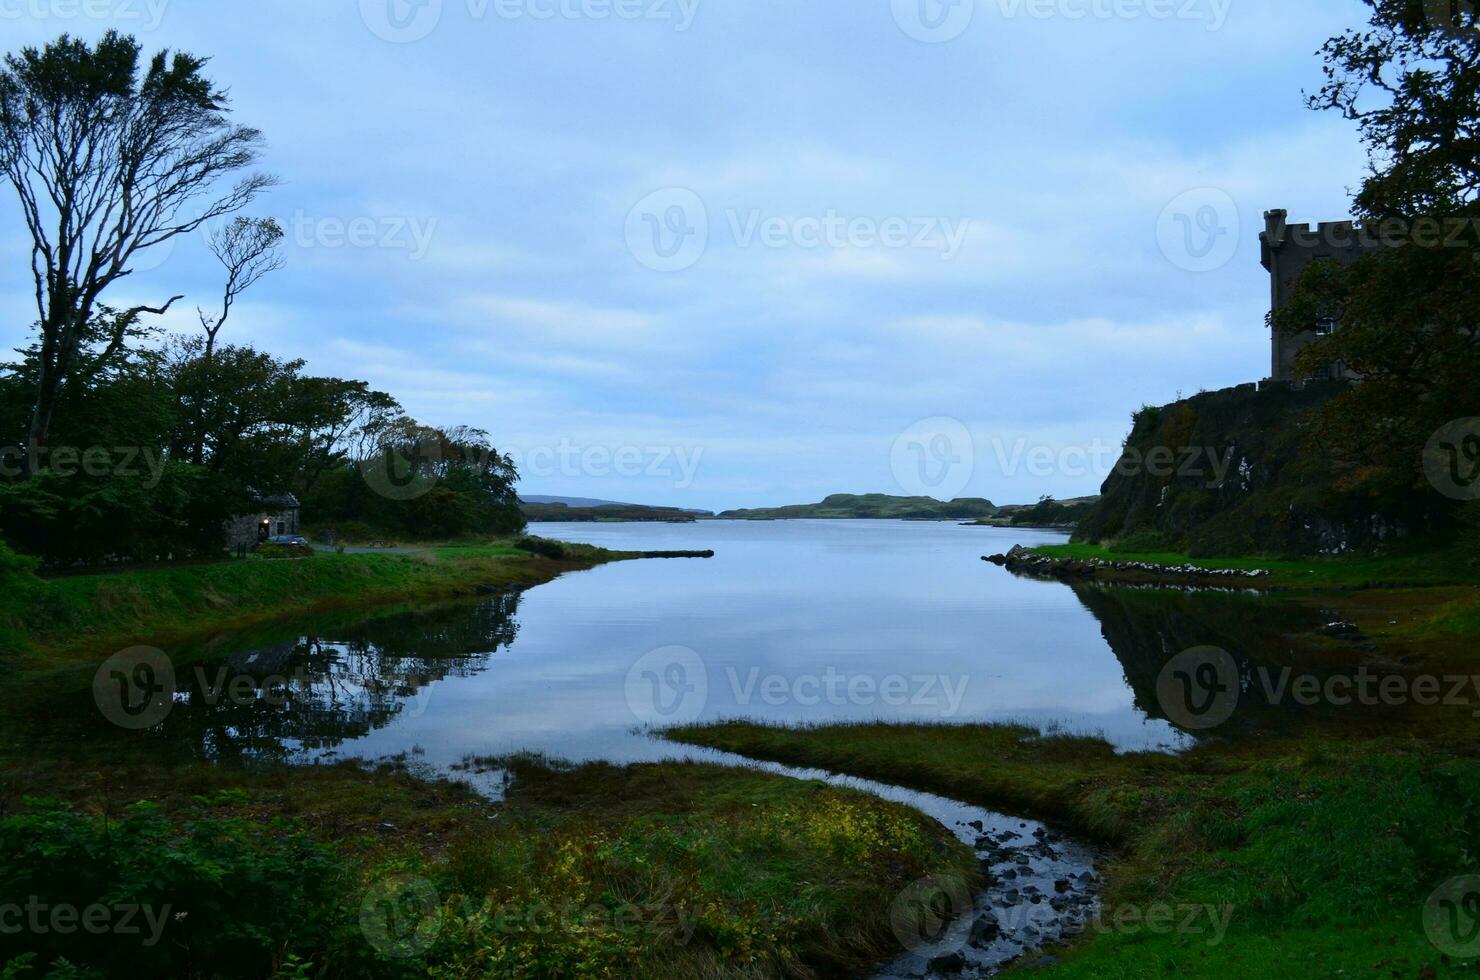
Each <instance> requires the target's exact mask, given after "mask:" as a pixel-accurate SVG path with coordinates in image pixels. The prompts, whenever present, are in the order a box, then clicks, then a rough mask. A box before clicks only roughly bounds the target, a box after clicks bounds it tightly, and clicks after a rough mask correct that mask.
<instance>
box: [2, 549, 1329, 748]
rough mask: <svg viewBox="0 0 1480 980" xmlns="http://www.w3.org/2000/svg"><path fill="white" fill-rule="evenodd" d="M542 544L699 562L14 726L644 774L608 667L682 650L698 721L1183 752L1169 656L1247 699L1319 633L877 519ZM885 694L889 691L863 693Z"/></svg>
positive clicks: (657, 565)
mask: <svg viewBox="0 0 1480 980" xmlns="http://www.w3.org/2000/svg"><path fill="white" fill-rule="evenodd" d="M539 530H540V531H541V533H544V534H550V533H552V531H553V532H555V533H560V534H566V535H568V536H569V537H571V538H576V539H597V542H598V543H601V544H605V545H609V546H613V547H620V548H628V549H634V550H636V549H658V550H685V549H693V548H695V547H699V546H703V547H708V546H714V547H715V548H716V550H717V555H716V557H715V558H714V559H712V560H709V561H644V562H630V563H622V564H616V565H608V566H604V567H601V568H597V569H594V570H592V571H589V572H584V573H579V574H574V575H569V576H566V577H564V578H561V579H559V580H557V581H555V582H552V583H549V584H547V585H543V586H540V587H539V588H537V589H534V590H532V591H530V592H527V593H524V594H522V595H514V594H511V595H505V596H498V597H492V598H489V599H485V600H479V601H476V602H474V601H466V602H462V603H458V604H452V605H445V606H440V607H432V608H419V609H414V610H400V611H396V612H392V613H380V614H376V615H373V616H371V617H368V618H365V617H363V615H362V616H361V618H359V619H356V618H354V617H352V616H348V615H346V614H334V615H327V616H317V617H313V618H310V619H307V620H304V621H302V622H300V623H297V624H291V623H290V624H287V625H283V626H274V627H270V628H266V629H264V630H260V631H253V632H249V633H236V634H232V635H226V636H222V637H217V638H215V639H213V640H210V641H207V642H204V643H199V644H195V645H192V646H189V647H181V646H179V645H175V646H168V645H167V646H166V647H165V649H166V652H167V653H168V654H169V656H170V658H171V659H172V660H173V661H174V664H175V672H176V675H177V690H176V693H175V696H174V701H173V704H172V708H171V711H170V712H169V714H168V716H167V717H166V718H165V719H164V721H163V722H162V723H161V724H160V725H159V726H158V727H157V728H154V729H150V730H148V731H142V732H137V731H124V730H122V729H119V728H114V727H112V726H110V725H109V724H108V723H107V722H106V721H105V720H103V718H102V717H101V716H100V714H99V712H98V710H97V708H96V705H95V704H93V703H92V701H91V694H90V691H89V690H88V685H89V684H90V683H91V673H90V672H88V675H87V676H85V677H82V676H79V677H76V678H72V679H71V680H70V681H69V685H70V686H69V688H68V689H67V690H66V692H65V693H59V692H51V694H49V695H45V696H43V695H41V694H38V695H37V696H36V697H35V698H33V699H31V700H30V701H29V702H28V704H29V707H27V708H26V709H25V711H26V714H27V716H28V720H27V722H26V723H28V724H30V725H31V726H32V731H33V732H34V733H38V735H39V736H44V737H51V738H56V739H57V740H59V741H61V740H66V741H68V742H69V743H72V744H75V745H77V746H79V747H81V748H80V749H79V750H85V747H86V746H87V745H88V744H89V743H90V744H92V745H96V744H97V740H98V739H100V738H102V739H109V740H111V741H112V743H113V744H116V745H118V746H120V747H127V748H129V749H130V750H134V749H139V748H142V749H144V750H147V751H151V752H155V753H160V754H168V753H178V754H181V755H183V756H187V757H194V758H205V759H213V760H221V761H237V760H249V759H261V758H265V759H295V760H299V761H301V760H304V759H312V758H319V757H324V756H328V755H333V754H343V755H354V756H360V757H365V758H378V757H383V756H389V755H395V754H399V753H405V752H412V753H415V754H418V755H421V756H422V757H423V759H424V761H425V762H427V763H428V764H430V765H433V766H438V767H450V766H453V765H455V764H457V763H459V762H460V761H462V760H463V758H464V757H466V756H468V755H479V756H489V755H500V754H504V753H509V752H516V751H535V752H545V753H548V754H550V755H553V756H559V757H563V758H568V759H571V760H573V761H582V760H588V759H605V760H610V761H614V762H629V761H644V760H651V759H658V758H665V757H670V756H672V755H675V754H678V753H686V752H687V750H684V749H680V748H678V747H676V746H673V745H669V744H667V743H662V742H658V741H655V740H653V739H651V738H648V737H645V736H644V735H642V734H641V733H639V732H637V731H636V728H637V727H638V726H639V724H640V723H641V722H642V721H643V720H644V718H643V716H642V714H641V712H639V711H635V710H634V708H635V707H636V706H634V704H633V703H632V697H631V695H632V690H631V688H630V687H629V684H628V678H629V672H630V671H632V670H633V669H635V668H637V667H638V666H639V665H640V663H641V662H642V661H643V658H644V657H648V656H649V655H651V654H652V653H653V652H654V651H657V650H662V649H666V648H669V647H673V646H681V647H683V648H685V649H689V650H692V651H694V653H695V655H696V658H697V661H696V662H697V663H698V665H699V666H698V668H697V669H699V670H703V671H704V672H705V676H706V678H707V685H705V687H706V694H705V698H704V701H703V703H702V705H701V706H700V708H699V711H698V714H697V717H698V719H699V720H715V719H722V718H733V717H746V718H754V719H757V720H762V721H770V722H785V723H828V722H836V721H840V720H874V719H879V718H884V719H887V720H902V721H903V720H915V721H927V722H945V723H955V722H969V721H981V720H990V721H1024V722H1029V723H1034V724H1040V725H1051V726H1055V727H1058V728H1061V729H1066V730H1070V731H1080V732H1090V733H1099V734H1103V735H1104V736H1105V737H1106V738H1107V739H1109V740H1110V741H1111V742H1112V743H1113V744H1115V745H1116V746H1117V747H1118V748H1121V749H1127V750H1129V749H1156V748H1177V747H1181V746H1185V745H1187V744H1190V741H1191V737H1192V736H1189V735H1188V734H1187V733H1186V732H1184V731H1183V730H1181V729H1180V728H1179V727H1178V725H1177V724H1174V723H1173V720H1174V719H1172V718H1171V717H1170V716H1169V714H1168V712H1167V711H1166V710H1165V705H1164V704H1163V703H1161V701H1160V699H1159V698H1158V694H1157V681H1158V677H1159V675H1160V673H1161V671H1162V668H1163V667H1164V666H1165V665H1166V664H1167V662H1168V660H1169V659H1170V658H1172V657H1173V656H1175V655H1176V654H1178V653H1179V652H1180V651H1183V650H1186V649H1188V648H1190V647H1197V646H1203V645H1212V646H1218V647H1222V648H1223V649H1226V650H1227V651H1228V652H1229V653H1230V654H1231V655H1232V657H1233V658H1234V660H1235V662H1236V663H1237V664H1238V665H1239V666H1238V671H1239V673H1240V674H1241V675H1242V677H1241V681H1242V682H1243V683H1247V682H1248V679H1249V678H1250V677H1252V676H1253V674H1254V673H1255V672H1256V671H1257V670H1259V669H1261V668H1265V667H1272V668H1276V669H1277V668H1279V667H1280V666H1282V665H1285V664H1288V663H1290V662H1291V650H1292V647H1293V643H1292V639H1291V638H1292V637H1294V636H1295V635H1297V634H1301V633H1308V632H1309V631H1310V630H1311V629H1312V628H1313V627H1314V625H1315V621H1316V620H1317V619H1318V616H1317V614H1316V613H1314V612H1312V611H1309V610H1306V609H1303V608H1301V607H1299V606H1296V605H1293V604H1290V603H1288V602H1284V601H1281V600H1279V599H1275V598H1270V597H1263V596H1249V595H1240V594H1222V593H1197V594H1188V593H1182V592H1175V591H1166V590H1140V589H1109V588H1101V587H1096V586H1087V585H1075V586H1067V585H1063V584H1060V583H1057V582H1039V581H1026V580H1022V579H1018V578H1015V577H1013V576H1012V575H1010V574H1009V573H1007V572H1005V571H1004V570H1002V569H998V568H996V567H994V566H991V565H987V564H985V563H983V562H982V561H981V560H980V556H981V554H983V553H986V552H993V551H1003V550H1006V548H1008V547H1010V546H1011V544H1013V543H1017V542H1019V541H1023V542H1035V541H1044V540H1054V539H1055V538H1056V537H1060V536H1051V535H1045V534H1043V533H1041V532H1024V531H1013V530H996V529H990V528H963V527H958V526H955V525H951V524H907V523H903V522H887V521H877V522H873V521H867V522H787V523H785V524H744V523H739V522H736V523H731V522H702V523H699V524H696V525H574V526H571V527H569V528H563V527H557V528H552V527H551V526H549V525H543V526H541V527H540V529H539ZM773 679H774V680H775V681H776V682H777V683H776V684H775V685H772V684H771V681H772V680H773ZM895 679H897V680H899V681H900V682H901V683H900V685H899V691H900V692H902V694H903V695H906V696H905V697H903V698H902V699H897V700H891V699H889V698H888V697H885V696H881V692H886V691H887V690H889V686H888V685H889V683H890V682H891V680H895ZM917 679H925V680H929V681H930V682H931V683H930V685H929V686H928V687H926V686H923V685H919V684H917V683H916V680H917ZM832 680H837V681H838V684H837V686H836V689H835V690H836V692H837V693H838V696H836V697H834V696H831V695H830V694H829V691H830V690H831V689H830V688H829V687H828V684H829V683H830V682H831V681H832ZM813 681H817V682H820V683H812V682H813ZM855 682H857V683H855ZM919 692H926V693H928V694H929V695H930V696H929V697H924V696H915V695H917V694H918V693H919ZM819 695H821V696H819ZM865 695H866V696H865ZM59 706H61V707H63V708H64V707H65V706H71V708H70V709H68V710H59ZM1297 714H1298V713H1297ZM1289 717H1291V712H1289V711H1287V710H1284V709H1277V708H1274V707H1272V706H1270V705H1269V704H1268V703H1267V702H1265V703H1261V701H1260V700H1259V699H1257V698H1244V699H1242V700H1241V701H1240V704H1239V706H1238V710H1237V712H1236V713H1235V715H1234V717H1233V718H1232V719H1231V720H1230V721H1229V722H1228V723H1227V724H1224V725H1222V726H1220V727H1218V728H1217V729H1216V730H1215V731H1213V732H1212V733H1211V734H1214V735H1216V736H1219V737H1226V736H1236V735H1240V734H1244V733H1249V732H1263V731H1268V730H1271V729H1273V728H1277V727H1280V726H1282V725H1284V724H1286V723H1287V719H1288V718H1289ZM1195 734H1196V736H1197V737H1201V736H1202V735H1204V734H1209V733H1203V732H1198V733H1195Z"/></svg>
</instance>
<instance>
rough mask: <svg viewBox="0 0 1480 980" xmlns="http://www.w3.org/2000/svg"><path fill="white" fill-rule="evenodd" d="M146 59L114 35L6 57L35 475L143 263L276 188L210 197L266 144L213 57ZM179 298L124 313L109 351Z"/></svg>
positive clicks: (1, 147)
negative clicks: (27, 272)
mask: <svg viewBox="0 0 1480 980" xmlns="http://www.w3.org/2000/svg"><path fill="white" fill-rule="evenodd" d="M139 55H140V45H139V43H138V42H137V41H135V40H134V39H133V38H132V37H124V36H120V35H119V34H118V33H117V32H116V31H109V32H108V33H107V34H105V35H104V36H103V38H102V40H100V41H99V42H98V43H97V45H96V47H93V46H89V45H88V44H87V43H86V42H84V41H81V40H77V39H74V38H71V37H69V36H67V35H63V36H62V37H61V38H60V39H58V40H57V41H54V42H52V43H51V44H48V45H47V46H46V47H45V48H42V49H39V50H38V49H36V48H25V49H23V50H22V51H21V53H20V54H19V55H7V56H6V58H5V63H4V70H3V71H0V171H3V173H4V175H5V177H6V179H7V180H9V182H10V184H11V186H12V187H13V188H14V189H15V192H16V195H17V196H18V198H19V200H20V204H21V211H22V213H23V215H24V217H25V222H26V227H27V230H28V231H29V232H30V235H31V241H32V248H31V273H32V278H33V280H34V284H35V296H36V310H37V314H38V316H39V331H40V345H39V358H38V364H37V367H38V371H37V377H36V389H35V396H34V399H33V404H32V406H31V412H30V414H31V419H30V425H29V433H28V435H29V438H28V448H29V453H28V457H27V473H28V474H29V473H30V472H31V470H32V469H33V463H34V457H35V455H36V454H37V452H38V451H40V450H44V448H45V447H46V445H47V442H48V440H49V438H50V434H51V428H52V422H53V416H54V415H55V412H56V409H57V404H58V396H59V394H60V393H61V391H62V390H63V388H64V387H65V386H66V384H67V382H68V380H69V379H70V378H71V377H72V374H73V372H74V371H75V370H76V367H77V358H78V354H79V349H80V347H81V343H82V340H83V337H84V334H85V332H86V331H87V330H88V329H89V324H91V323H92V322H93V318H94V313H95V310H96V309H97V307H98V305H99V303H100V301H101V299H102V297H103V294H104V293H105V291H106V290H107V289H108V288H109V287H110V286H112V285H113V284H114V283H116V282H118V281H119V280H120V279H123V278H124V277H126V276H128V275H129V274H130V272H131V269H130V263H131V262H132V260H133V258H134V256H135V255H137V254H138V253H139V252H140V251H142V250H145V249H148V248H152V247H154V246H157V245H161V244H163V243H165V242H167V241H169V240H171V239H173V238H175V237H177V236H179V235H183V234H187V233H190V232H193V231H194V230H195V229H197V228H199V227H200V226H201V225H202V224H204V223H205V222H207V221H210V220H213V219H215V218H218V217H221V216H223V215H226V214H231V213H234V212H237V211H239V210H241V209H242V208H243V207H245V206H246V205H247V204H248V203H250V202H251V201H252V200H253V199H254V198H255V197H256V196H257V195H258V194H259V193H260V192H261V191H262V190H264V189H265V188H267V187H269V186H271V185H272V184H273V183H274V181H273V178H271V177H270V176H267V175H265V174H261V173H254V174H250V175H248V176H244V177H241V178H240V179H238V180H237V182H236V183H235V184H234V185H232V186H231V188H230V189H229V190H227V191H226V192H225V193H223V194H220V195H213V191H212V188H213V187H214V186H215V184H216V183H217V181H218V180H220V179H221V178H223V177H227V176H229V175H232V174H236V173H238V172H240V171H243V170H246V169H247V168H249V167H251V166H252V165H253V164H255V163H256V161H257V159H258V156H259V152H260V147H261V143H262V137H261V134H260V133H259V132H258V131H257V130H255V129H251V128H248V127H245V126H238V125H235V124H233V123H232V122H231V121H230V120H229V118H228V99H227V97H226V95H225V93H224V92H222V91H220V90H218V89H217V88H216V87H215V86H214V85H213V83H212V82H211V81H210V80H209V79H208V78H206V77H205V75H204V74H203V69H204V67H205V65H206V61H205V59H203V58H197V57H194V56H192V55H189V54H184V53H176V54H174V55H173V56H171V55H170V53H169V52H166V51H162V52H160V53H158V54H156V55H155V56H154V58H153V59H152V60H151V61H150V63H149V66H148V68H147V69H146V70H144V71H143V72H142V75H141V73H140V63H139ZM180 298H181V297H178V296H176V297H173V298H171V299H169V300H168V301H167V302H165V303H163V304H161V305H157V306H150V305H139V306H135V307H132V308H130V309H126V310H123V311H122V312H121V313H119V314H118V316H117V317H116V318H115V320H114V323H113V334H112V335H111V336H110V337H109V338H107V340H106V342H105V347H116V346H118V345H120V344H122V342H123V336H124V332H125V331H126V330H128V329H131V328H132V327H133V326H134V325H135V324H136V323H137V321H138V319H139V317H140V316H141V315H143V314H145V313H150V314H155V315H162V314H163V313H165V312H167V311H168V310H169V308H170V307H171V306H172V305H173V304H174V303H175V302H176V301H177V300H178V299H180Z"/></svg>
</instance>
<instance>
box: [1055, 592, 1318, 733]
mask: <svg viewBox="0 0 1480 980" xmlns="http://www.w3.org/2000/svg"><path fill="white" fill-rule="evenodd" d="M1072 588H1073V589H1074V594H1075V596H1076V597H1077V598H1078V599H1079V601H1080V602H1081V603H1082V604H1083V605H1084V607H1085V608H1086V609H1088V610H1089V611H1090V612H1091V613H1093V614H1094V617H1095V618H1096V619H1098V620H1099V621H1100V631H1101V633H1102V634H1103V635H1104V637H1105V641H1106V642H1107V643H1109V644H1110V649H1111V650H1112V651H1113V652H1114V653H1115V657H1116V659H1117V660H1119V661H1120V665H1121V668H1122V669H1123V670H1124V671H1125V679H1126V682H1127V683H1128V684H1129V685H1130V687H1131V690H1132V692H1133V693H1134V695H1135V702H1136V707H1137V708H1139V709H1140V710H1142V711H1144V712H1145V713H1146V714H1147V715H1149V716H1150V717H1152V718H1159V719H1166V713H1165V712H1164V711H1163V710H1162V707H1161V705H1160V703H1159V702H1158V700H1157V697H1156V682H1157V678H1158V676H1159V675H1160V674H1161V669H1162V667H1164V666H1165V665H1166V663H1167V661H1168V660H1170V659H1171V658H1172V657H1174V656H1176V655H1177V654H1179V653H1181V652H1182V651H1183V650H1189V649H1191V648H1193V647H1199V646H1214V647H1221V648H1222V649H1224V650H1227V651H1228V652H1229V653H1230V654H1232V656H1233V658H1234V660H1235V661H1236V662H1237V663H1238V665H1239V669H1240V672H1241V673H1242V675H1243V682H1244V687H1245V691H1246V695H1245V696H1243V697H1241V698H1240V699H1239V707H1238V709H1237V711H1236V712H1235V713H1234V717H1233V719H1232V720H1231V721H1230V722H1228V723H1227V724H1226V725H1225V726H1220V727H1219V729H1218V732H1219V733H1220V734H1228V733H1229V732H1230V731H1233V730H1239V729H1244V730H1247V729H1251V728H1256V727H1257V728H1265V727H1271V726H1277V725H1278V724H1279V723H1280V722H1281V721H1282V720H1283V716H1285V715H1288V710H1287V709H1276V708H1272V707H1271V706H1270V705H1269V704H1268V701H1267V699H1266V698H1264V697H1263V694H1262V688H1260V689H1259V696H1258V697H1255V696H1254V693H1255V692H1254V691H1253V690H1251V685H1252V684H1254V683H1255V682H1254V672H1255V670H1256V669H1257V668H1267V669H1268V670H1270V671H1274V672H1278V671H1279V670H1281V669H1282V668H1283V667H1284V666H1285V665H1287V664H1289V663H1290V648H1291V646H1292V644H1291V643H1290V642H1289V639H1288V637H1289V636H1291V635H1292V634H1297V633H1308V632H1310V630H1311V629H1312V628H1313V627H1315V626H1316V625H1317V624H1318V618H1317V617H1316V616H1315V615H1314V614H1313V613H1312V612H1311V611H1309V610H1306V609H1301V608H1299V607H1297V606H1293V605H1290V604H1287V603H1284V602H1281V601H1279V600H1276V599H1270V598H1263V597H1259V596H1252V595H1246V594H1242V593H1226V592H1182V591H1177V590H1172V589H1134V588H1111V587H1105V586H1098V585H1087V584H1086V585H1074V586H1072Z"/></svg>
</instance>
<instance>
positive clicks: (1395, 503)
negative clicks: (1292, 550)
mask: <svg viewBox="0 0 1480 980" xmlns="http://www.w3.org/2000/svg"><path fill="white" fill-rule="evenodd" d="M1367 3H1368V5H1369V7H1371V9H1372V17H1371V24H1370V25H1369V27H1368V28H1367V29H1365V30H1353V31H1348V32H1346V33H1344V34H1342V35H1341V36H1339V37H1335V38H1332V39H1331V40H1330V41H1328V42H1327V44H1326V45H1325V47H1324V48H1323V54H1324V57H1325V62H1326V64H1325V69H1324V71H1325V75H1326V83H1325V85H1324V86H1323V87H1322V88H1321V90H1320V92H1319V93H1317V94H1315V95H1313V96H1311V97H1310V99H1309V104H1310V106H1311V107H1312V108H1313V109H1317V110H1323V111H1335V112H1339V113H1341V114H1342V115H1343V116H1344V117H1345V118H1347V119H1349V120H1351V121H1352V122H1354V123H1355V124H1356V125H1357V127H1358V130H1359V132H1360V134H1361V137H1362V140H1363V143H1364V144H1365V145H1366V147H1367V150H1368V155H1369V172H1368V175H1367V177H1366V179H1365V180H1364V181H1363V184H1362V187H1361V189H1360V190H1359V192H1358V193H1357V195H1356V199H1355V209H1356V211H1357V214H1358V216H1359V217H1360V218H1361V219H1362V222H1363V224H1364V226H1365V228H1366V229H1367V231H1368V233H1369V234H1373V235H1375V236H1376V237H1377V238H1378V239H1379V240H1380V241H1382V242H1383V243H1384V244H1385V245H1386V246H1388V247H1384V248H1382V249H1379V250H1376V251H1374V252H1372V253H1370V254H1368V255H1366V256H1364V257H1363V258H1362V259H1360V260H1359V261H1357V262H1356V263H1354V264H1352V265H1350V266H1348V267H1340V266H1338V265H1336V264H1334V263H1314V264H1312V265H1311V266H1310V267H1309V268H1308V269H1307V270H1306V272H1305V274H1304V275H1303V276H1302V278H1301V281H1300V283H1299V284H1298V286H1297V288H1296V290H1295V292H1294V295H1293V296H1292V298H1291V301H1290V302H1289V303H1288V304H1287V305H1286V306H1285V307H1284V308H1282V309H1281V310H1279V311H1278V312H1277V313H1275V314H1273V315H1272V318H1271V321H1272V324H1273V326H1274V328H1275V329H1277V330H1281V331H1285V332H1289V333H1302V332H1306V331H1312V330H1316V329H1317V328H1318V326H1319V325H1321V324H1323V323H1332V322H1334V323H1338V324H1340V329H1338V330H1336V331H1334V332H1327V333H1326V334H1325V335H1324V336H1320V337H1318V338H1317V339H1315V340H1314V341H1312V342H1311V343H1309V344H1308V345H1307V346H1305V347H1304V348H1303V349H1302V350H1301V352H1300V355H1299V357H1298V359H1297V367H1298V368H1299V369H1300V370H1301V371H1302V372H1303V373H1305V374H1316V373H1318V372H1319V371H1320V370H1321V369H1323V368H1324V367H1326V366H1327V365H1331V364H1333V363H1338V362H1339V363H1341V364H1344V365H1345V366H1346V367H1347V368H1349V369H1350V370H1351V371H1353V372H1354V373H1356V374H1357V375H1359V376H1360V377H1361V379H1362V382H1361V384H1358V385H1354V386H1352V387H1350V388H1349V389H1348V390H1346V391H1344V392H1342V393H1341V394H1340V395H1339V396H1337V397H1336V398H1334V399H1332V400H1331V401H1330V402H1328V403H1327V404H1326V406H1325V407H1324V408H1323V409H1322V411H1321V413H1320V415H1319V418H1318V420H1317V425H1316V431H1315V435H1316V437H1317V439H1318V440H1319V443H1320V447H1321V450H1322V451H1324V452H1326V453H1327V454H1328V455H1329V456H1330V457H1331V458H1332V460H1333V462H1334V463H1335V464H1336V467H1337V470H1338V472H1339V474H1340V482H1339V484H1338V488H1339V489H1344V490H1350V491H1355V492H1360V493H1363V494H1365V495H1367V496H1369V497H1372V498H1376V499H1379V500H1385V501H1386V504H1385V506H1386V507H1387V508H1388V509H1391V510H1397V509H1400V508H1401V509H1405V510H1408V511H1410V514H1409V516H1418V517H1423V516H1425V513H1426V512H1427V509H1428V508H1430V507H1431V506H1435V505H1438V504H1439V503H1440V502H1439V501H1437V500H1435V499H1434V498H1433V495H1432V494H1428V493H1426V492H1424V491H1425V490H1426V481H1425V478H1424V475H1423V469H1422V455H1423V450H1424V446H1425V444H1426V442H1427V441H1428V440H1429V438H1430V437H1431V436H1432V435H1433V434H1434V433H1435V432H1436V431H1437V430H1438V429H1439V428H1440V427H1442V426H1443V425H1445V424H1446V423H1448V422H1450V421H1451V420H1454V419H1457V418H1462V417H1467V416H1474V415H1480V388H1477V387H1476V385H1475V384H1474V379H1475V378H1476V377H1477V375H1480V239H1477V227H1476V223H1475V219H1476V217H1477V216H1480V200H1477V198H1480V23H1477V22H1476V20H1475V15H1474V12H1473V10H1471V9H1469V8H1468V7H1467V6H1466V5H1463V4H1459V5H1454V4H1450V3H1448V2H1447V0H1438V2H1428V0H1367ZM1415 502H1416V503H1417V506H1416V507H1415ZM1415 510H1417V511H1418V513H1417V514H1416V515H1415V514H1414V513H1412V512H1413V511H1415Z"/></svg>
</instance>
